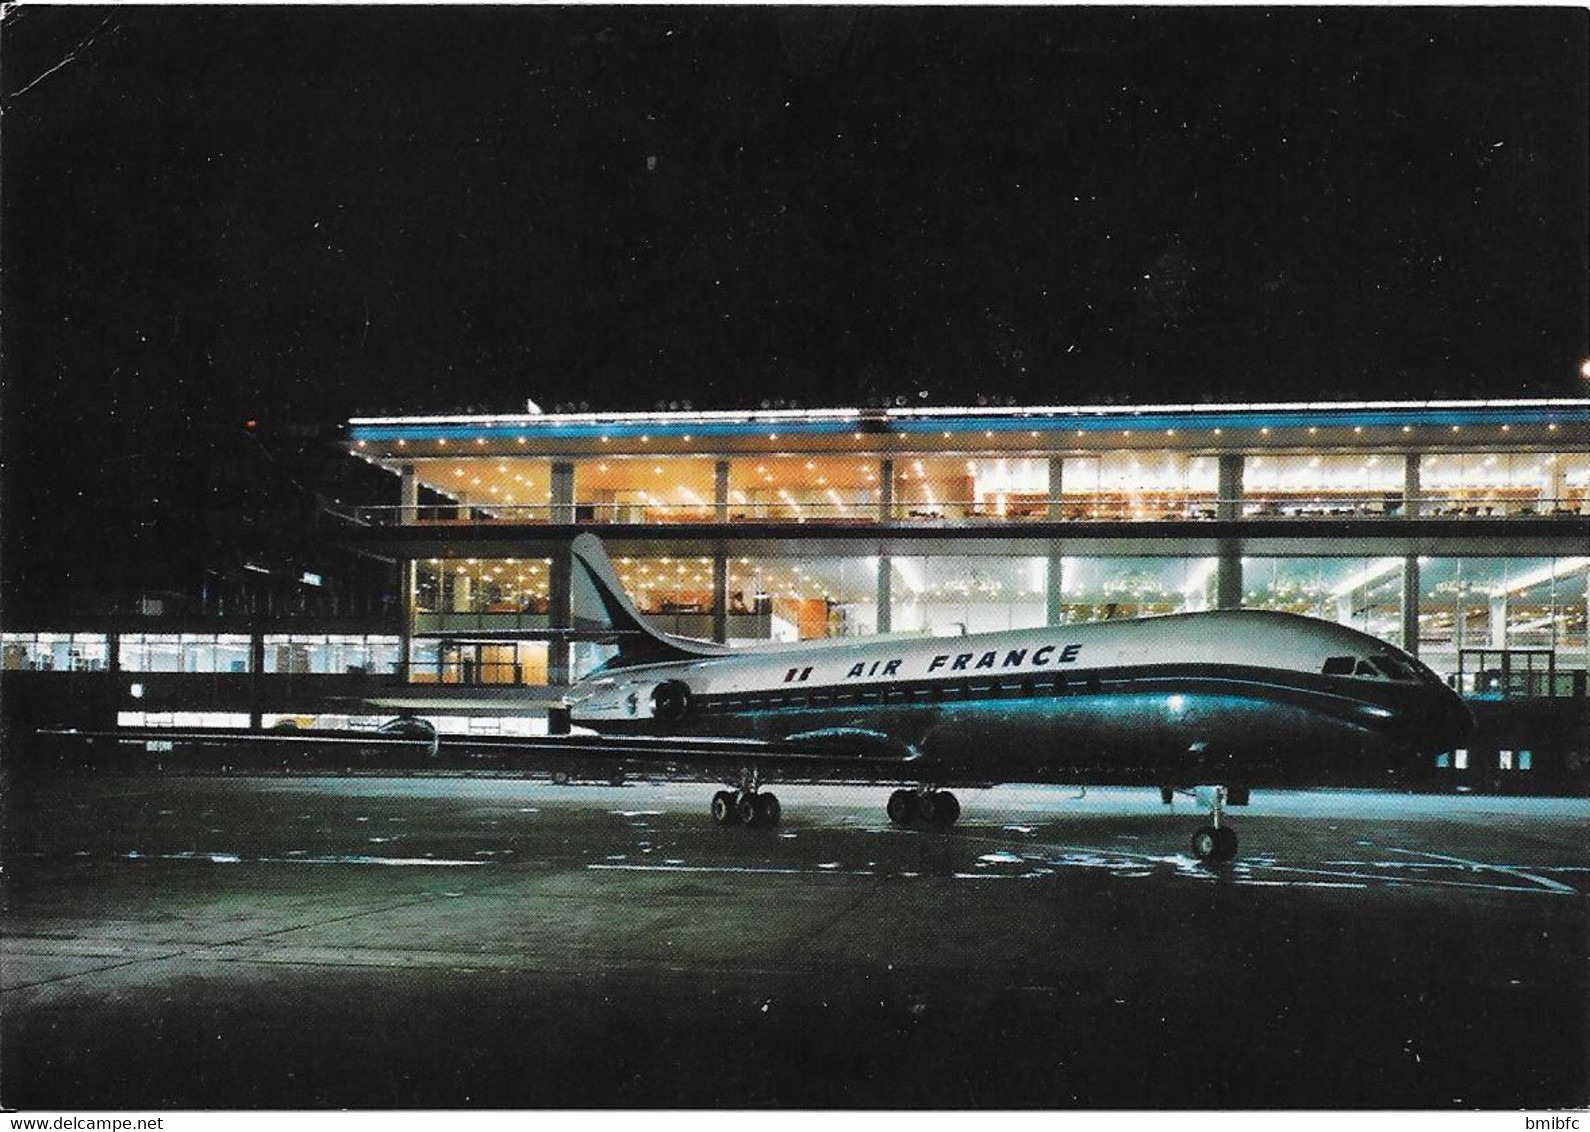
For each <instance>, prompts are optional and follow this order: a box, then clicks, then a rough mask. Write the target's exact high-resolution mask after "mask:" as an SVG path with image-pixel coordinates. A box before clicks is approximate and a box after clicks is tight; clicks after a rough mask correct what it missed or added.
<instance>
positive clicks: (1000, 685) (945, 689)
mask: <svg viewBox="0 0 1590 1132" xmlns="http://www.w3.org/2000/svg"><path fill="white" fill-rule="evenodd" d="M1103 689H1104V684H1103V681H1102V680H1101V679H1100V678H1099V675H1098V673H1096V672H1072V673H1068V674H1056V675H1054V676H1041V677H1040V676H1034V677H1029V678H1026V679H1020V680H1009V679H1007V680H976V681H973V680H965V681H957V682H954V683H944V684H934V685H931V686H924V687H909V686H896V687H888V688H873V689H864V688H857V689H855V690H846V691H821V690H817V691H812V692H809V693H806V694H794V693H778V692H774V693H768V694H764V695H749V696H728V697H724V698H721V699H711V700H707V701H705V702H704V703H703V705H702V708H703V710H704V711H706V712H707V713H709V714H711V713H727V712H737V711H769V710H777V709H780V708H847V707H880V706H886V705H887V706H896V705H904V704H924V703H945V702H950V701H954V700H980V699H989V698H994V697H999V698H1007V699H1022V698H1030V697H1033V696H1048V695H1059V694H1064V693H1068V692H1071V693H1080V692H1101V691H1103Z"/></svg>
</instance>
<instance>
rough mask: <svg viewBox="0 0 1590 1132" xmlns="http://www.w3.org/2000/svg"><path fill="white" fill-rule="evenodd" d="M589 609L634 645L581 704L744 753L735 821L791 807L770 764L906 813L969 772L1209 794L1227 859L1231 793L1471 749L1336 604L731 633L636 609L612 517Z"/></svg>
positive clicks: (579, 550)
mask: <svg viewBox="0 0 1590 1132" xmlns="http://www.w3.org/2000/svg"><path fill="white" fill-rule="evenodd" d="M571 551H572V558H573V565H574V585H573V604H574V617H575V623H576V626H577V627H580V628H589V629H594V630H598V631H606V632H608V633H609V634H610V636H608V637H607V638H606V639H608V640H609V641H611V642H616V644H617V649H618V651H617V654H616V655H615V656H613V657H611V658H610V659H608V660H607V661H605V662H604V663H603V664H602V665H601V666H599V667H598V668H597V669H596V670H595V671H593V672H591V673H590V674H588V675H587V676H585V677H584V678H583V679H581V680H579V681H578V682H577V683H576V684H575V685H574V686H573V687H571V689H570V691H569V694H568V696H567V698H566V704H567V723H568V725H569V726H570V728H571V729H572V730H573V731H574V732H575V733H576V734H583V735H585V736H587V737H597V738H599V739H600V740H602V741H611V742H618V743H622V742H626V741H627V742H640V743H645V742H652V743H663V744H668V745H670V746H671V748H672V749H676V750H677V749H681V748H682V747H688V746H694V747H695V748H696V749H697V750H700V751H703V752H708V753H710V752H712V751H713V750H714V745H715V744H717V745H721V746H719V747H718V748H717V751H718V758H719V761H721V762H723V763H726V764H727V765H729V766H731V767H735V768H736V769H737V771H738V777H737V780H734V779H731V778H730V776H728V775H725V776H724V777H725V780H726V785H729V786H730V789H725V790H719V791H718V792H717V793H716V794H714V795H713V798H712V804H711V814H712V818H713V820H714V821H715V822H717V823H718V824H719V825H725V826H727V825H736V824H741V825H749V826H770V825H775V824H777V822H778V820H779V817H780V814H781V807H780V803H779V801H778V798H777V796H776V795H775V794H773V793H772V792H771V791H769V790H766V789H764V788H763V786H764V784H765V776H764V774H763V773H762V768H763V766H769V767H778V766H786V767H787V766H789V765H791V763H792V760H798V759H799V758H801V757H802V756H803V755H807V756H810V757H813V758H817V759H822V760H826V761H825V762H824V763H823V765H824V766H825V768H826V773H828V774H831V775H842V776H844V777H847V778H850V779H862V780H867V781H874V782H894V783H899V784H902V785H901V788H900V789H896V790H895V791H894V792H893V793H892V794H891V795H890V797H889V801H888V806H887V814H888V817H889V819H890V820H891V821H892V822H894V823H896V824H899V825H906V824H911V823H914V822H915V823H923V824H927V825H930V826H938V827H941V828H942V827H948V826H950V825H953V824H954V822H955V821H956V819H957V818H958V817H959V815H960V803H959V801H958V800H957V798H956V796H955V794H954V793H952V792H951V791H950V790H949V789H947V787H951V786H963V787H970V786H979V787H981V786H991V785H994V784H998V783H1009V782H1038V783H1053V782H1066V783H1080V784H1137V785H1145V786H1158V787H1159V788H1160V790H1161V796H1162V800H1163V801H1165V802H1169V801H1170V800H1171V797H1172V795H1173V793H1174V792H1175V791H1178V790H1182V791H1190V792H1193V793H1194V794H1195V795H1196V796H1197V797H1199V799H1200V800H1201V801H1202V802H1203V803H1204V804H1205V805H1207V806H1208V807H1209V809H1210V811H1211V817H1210V820H1209V823H1208V824H1206V825H1204V826H1201V827H1200V828H1199V829H1198V830H1197V831H1196V832H1195V833H1194V834H1193V837H1192V844H1191V848H1192V852H1193V854H1194V856H1196V857H1197V858H1198V859H1199V860H1202V861H1215V862H1224V861H1229V860H1232V859H1233V858H1234V857H1235V856H1236V853H1237V836H1236V833H1235V832H1234V831H1233V830H1232V828H1231V826H1230V825H1229V824H1225V823H1224V820H1223V816H1224V815H1223V811H1224V809H1225V807H1226V806H1227V805H1243V804H1246V802H1247V799H1248V794H1249V791H1250V790H1251V789H1252V788H1253V787H1256V786H1294V787H1295V786H1317V785H1335V784H1375V783H1383V782H1384V781H1385V780H1386V776H1387V775H1388V774H1390V773H1393V772H1395V771H1396V770H1397V769H1398V768H1400V767H1402V766H1403V765H1405V764H1407V763H1408V762H1409V761H1410V760H1412V759H1415V758H1418V757H1420V756H1423V755H1427V754H1432V753H1435V752H1439V751H1445V750H1450V749H1452V748H1453V747H1455V746H1459V745H1461V744H1462V742H1463V741H1464V739H1465V737H1466V736H1467V735H1468V734H1469V732H1470V731H1471V730H1472V728H1473V725H1474V719H1473V716H1472V714H1471V713H1470V711H1469V710H1468V708H1467V707H1466V706H1465V705H1464V704H1463V702H1462V700H1461V699H1459V697H1458V696H1457V694H1456V693H1455V692H1454V691H1452V689H1450V688H1448V687H1447V686H1446V685H1445V684H1444V683H1443V682H1442V681H1441V679H1440V677H1439V676H1437V675H1436V674H1435V673H1434V672H1433V671H1431V670H1430V668H1429V667H1428V666H1426V665H1424V664H1422V663H1420V662H1419V660H1418V659H1416V658H1415V657H1413V656H1411V655H1409V654H1408V653H1406V652H1404V651H1402V650H1401V649H1398V648H1394V647H1393V646H1391V645H1389V644H1387V643H1386V642H1384V641H1381V640H1379V639H1377V638H1375V637H1373V636H1370V635H1368V634H1366V633H1361V632H1358V631H1357V630H1354V629H1351V628H1348V627H1346V626H1343V625H1339V624H1336V623H1334V622H1329V621H1321V620H1317V619H1315V618H1310V617H1303V616H1299V615H1296V614H1290V613H1280V612H1272V611H1264V610H1239V609H1230V610H1217V611H1211V612H1203V613H1182V614H1172V615H1166V616H1159V617H1144V618H1137V619H1129V620H1118V621H1101V622H1093V623H1087V624H1073V625H1061V626H1052V627H1048V628H1042V629H1019V630H1008V631H1001V632H993V633H979V634H970V635H965V636H960V637H950V638H945V637H920V636H916V637H907V636H881V637H873V638H868V639H862V640H857V639H831V640H824V641H809V642H800V643H795V644H786V643H780V644H768V645H757V646H751V647H745V648H730V647H728V646H726V645H721V644H712V643H708V642H703V641H697V640H690V639H685V638H680V637H674V636H669V635H667V634H664V633H661V632H659V631H657V630H656V629H655V628H653V627H652V626H650V625H649V624H648V623H647V621H646V619H645V618H644V617H643V616H642V615H641V613H640V612H639V611H638V610H637V609H636V607H635V605H634V604H633V602H631V600H630V598H629V596H628V595H627V594H626V592H625V590H624V587H623V584H622V583H621V582H620V581H619V579H618V576H617V574H616V573H615V572H614V570H613V566H612V563H611V562H610V561H609V559H608V557H607V554H606V551H605V550H604V548H603V546H602V543H601V541H600V540H599V539H597V538H596V536H594V535H591V534H581V535H579V536H577V537H576V538H575V539H574V541H573V543H572V545H571Z"/></svg>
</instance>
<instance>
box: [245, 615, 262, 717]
mask: <svg viewBox="0 0 1590 1132" xmlns="http://www.w3.org/2000/svg"><path fill="white" fill-rule="evenodd" d="M264 671H265V634H264V633H261V632H260V631H259V629H258V628H257V627H255V628H251V629H250V630H249V634H248V726H249V730H251V731H258V730H259V729H260V728H261V727H262V726H263V725H264V717H265V712H264V710H263V705H262V704H261V702H260V701H261V700H262V699H263V698H264V695H265V684H264V680H263V678H262V675H261V674H262V673H263V672H264Z"/></svg>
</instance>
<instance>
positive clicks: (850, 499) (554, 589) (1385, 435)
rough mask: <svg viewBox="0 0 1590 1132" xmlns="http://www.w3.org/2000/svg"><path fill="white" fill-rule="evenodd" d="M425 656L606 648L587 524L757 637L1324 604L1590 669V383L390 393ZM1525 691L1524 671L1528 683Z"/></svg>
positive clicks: (449, 667) (626, 573)
mask: <svg viewBox="0 0 1590 1132" xmlns="http://www.w3.org/2000/svg"><path fill="white" fill-rule="evenodd" d="M347 435H348V443H349V446H350V450H351V452H352V453H353V454H354V455H355V456H357V457H359V458H361V459H364V460H367V461H369V462H371V463H372V464H375V465H377V466H379V467H382V468H384V469H386V470H387V471H389V472H390V473H391V474H392V476H393V479H394V484H393V487H394V490H393V498H392V502H391V503H389V504H386V505H382V506H373V507H365V508H361V509H360V510H359V511H358V512H357V514H356V515H355V516H353V519H354V520H355V522H356V524H357V527H356V531H357V533H356V535H355V537H356V538H357V540H358V541H359V542H360V544H361V545H362V546H364V547H365V548H367V549H374V550H377V551H379V552H380V553H383V554H386V555H389V556H390V557H391V558H392V559H393V560H394V561H395V562H397V563H399V564H400V573H401V582H400V596H401V606H402V610H403V613H402V624H401V625H400V626H399V636H400V637H401V638H402V645H401V649H400V651H401V652H402V654H403V656H404V657H405V658H406V665H405V666H404V667H405V668H406V679H407V680H408V681H410V682H413V683H427V682H429V683H438V684H524V685H552V686H561V685H563V684H566V683H567V682H568V681H569V680H570V679H571V678H577V677H578V676H580V675H582V674H583V673H584V672H585V671H587V670H589V668H590V667H592V666H594V664H595V663H597V662H598V661H599V660H600V659H601V657H602V655H603V651H602V648H601V646H600V645H599V644H597V643H595V642H592V641H590V640H588V639H584V638H583V637H582V634H581V632H580V631H579V628H578V626H576V625H574V624H573V622H572V618H571V616H570V598H569V560H568V556H567V546H568V543H569V540H570V539H571V538H572V537H573V536H574V535H575V534H576V533H579V532H580V531H590V532H592V533H594V534H597V535H599V536H600V537H602V538H603V539H604V540H605V541H606V543H607V545H608V548H609V552H610V553H611V554H612V556H613V558H614V561H615V564H617V565H618V567H619V570H620V572H621V574H622V575H623V577H624V580H625V581H626V583H627V584H628V585H629V587H630V591H631V593H632V595H633V596H634V597H635V598H636V601H637V604H638V605H639V606H640V607H641V608H642V610H643V611H645V612H647V613H649V614H651V615H652V616H654V617H655V618H656V619H657V621H658V623H659V624H660V625H661V627H663V628H664V629H666V630H668V631H671V632H676V633H681V634H684V635H688V636H696V637H703V638H710V639H713V640H717V641H723V642H727V643H729V644H754V643H757V642H761V641H767V640H794V639H809V638H815V637H851V636H869V635H872V634H877V633H924V634H939V635H954V634H961V633H974V632H979V631H984V630H992V629H1007V628H1018V627H1032V626H1042V625H1061V624H1068V623H1072V622H1077V621H1093V620H1100V619H1105V618H1115V617H1139V616H1149V615H1157V614H1167V613H1177V612H1183V611H1194V610H1202V609H1214V608H1234V607H1245V608H1258V609H1279V610H1287V611H1290V612H1294V613H1302V614H1308V615H1310V616H1314V617H1323V618H1328V619H1331V620H1335V621H1340V622H1342V623H1344V624H1349V625H1352V626H1354V627H1355V628H1358V629H1362V630H1364V631H1366V632H1369V633H1372V634H1374V635H1376V636H1378V637H1381V638H1383V639H1385V640H1388V641H1391V642H1393V643H1395V644H1398V645H1400V646H1402V647H1404V648H1406V649H1407V650H1408V651H1410V652H1413V653H1416V654H1417V655H1419V656H1420V657H1421V658H1422V659H1423V660H1425V661H1426V662H1427V663H1428V664H1430V665H1431V666H1432V667H1434V668H1435V669H1436V671H1438V672H1440V673H1441V674H1442V675H1443V676H1446V677H1449V678H1450V679H1451V680H1452V681H1453V683H1454V684H1456V685H1458V686H1459V687H1461V688H1462V690H1464V691H1466V692H1473V693H1483V692H1486V691H1489V690H1495V691H1511V692H1513V693H1515V694H1524V695H1547V694H1551V693H1552V692H1553V691H1556V690H1559V689H1560V688H1562V687H1568V688H1571V687H1572V686H1573V684H1574V681H1575V680H1578V681H1579V682H1580V683H1581V684H1582V682H1583V679H1584V676H1583V673H1584V671H1585V669H1586V667H1587V651H1586V650H1587V634H1586V622H1587V609H1586V568H1587V566H1590V402H1585V401H1570V400H1552V401H1486V402H1424V403H1406V402H1394V403H1393V402H1388V403H1353V404H1280V405H1165V406H1143V407H1140V408H1121V407H1115V406H1107V407H1033V408H997V409H903V408H902V409H879V410H817V411H810V410H764V411H759V412H655V413H629V414H626V413H596V414H578V415H562V414H559V415H543V414H508V415H501V416H428V417H361V418H356V419H354V420H352V421H350V422H349V425H348V429H347ZM1502 685H1505V687H1503V686H1502Z"/></svg>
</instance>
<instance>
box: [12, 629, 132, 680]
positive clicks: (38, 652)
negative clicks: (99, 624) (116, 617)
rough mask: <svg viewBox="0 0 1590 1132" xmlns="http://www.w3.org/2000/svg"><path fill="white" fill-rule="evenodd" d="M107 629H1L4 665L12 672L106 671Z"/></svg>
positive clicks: (107, 659) (108, 645) (107, 655)
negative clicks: (33, 630) (90, 631)
mask: <svg viewBox="0 0 1590 1132" xmlns="http://www.w3.org/2000/svg"><path fill="white" fill-rule="evenodd" d="M109 641H110V638H109V637H107V636H106V635H105V634H104V633H0V667H3V668H4V669H5V670H6V671H10V672H103V671H104V670H105V669H106V668H107V667H108V666H109V661H110V643H109Z"/></svg>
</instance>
